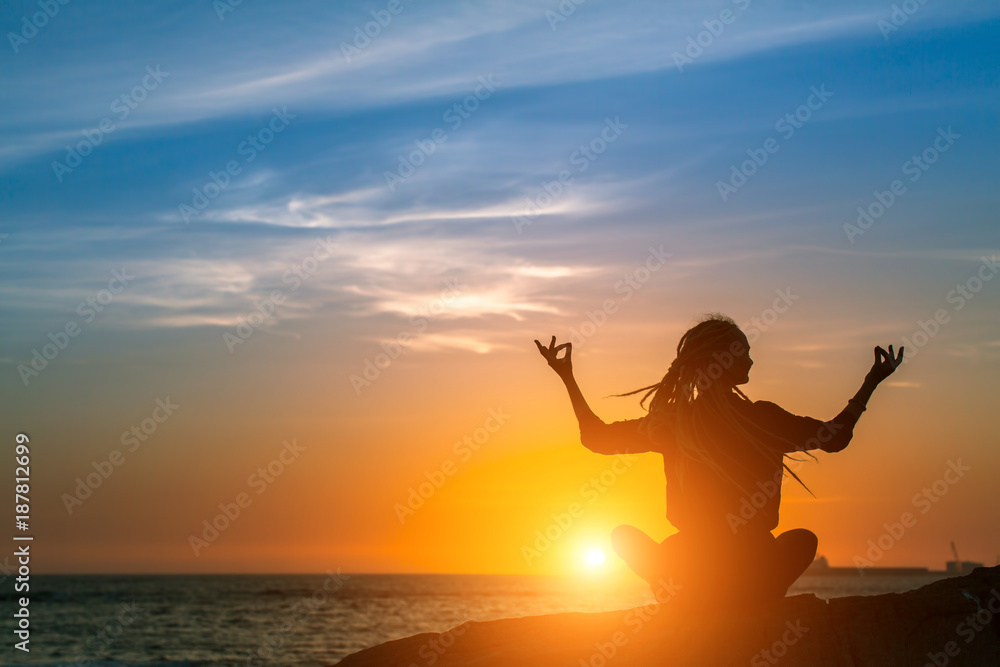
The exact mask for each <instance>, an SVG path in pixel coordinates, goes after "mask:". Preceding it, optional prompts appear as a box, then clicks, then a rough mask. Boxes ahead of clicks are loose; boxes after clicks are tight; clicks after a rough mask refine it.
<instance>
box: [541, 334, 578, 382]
mask: <svg viewBox="0 0 1000 667" xmlns="http://www.w3.org/2000/svg"><path fill="white" fill-rule="evenodd" d="M535 345H537V346H538V351H539V352H540V353H541V355H542V356H543V357H545V361H547V362H548V364H549V367H551V368H552V370H554V371H555V372H556V373H557V374H558V375H559V377H563V378H565V377H569V376H571V375H573V359H572V357H571V354H572V352H573V343H563V344H562V345H556V337H555V336H553V337H552V341H551V342H550V343H549V346H548V347H545V346H544V345H542V344H541V343H539V342H538V339H537V338H536V339H535ZM563 349H565V350H566V354H564V355H563V356H562V357H559V352H560V351H561V350H563Z"/></svg>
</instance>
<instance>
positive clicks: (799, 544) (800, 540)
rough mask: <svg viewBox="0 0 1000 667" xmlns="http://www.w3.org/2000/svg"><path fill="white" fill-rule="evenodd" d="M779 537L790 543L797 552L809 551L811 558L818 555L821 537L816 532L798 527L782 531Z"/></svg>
mask: <svg viewBox="0 0 1000 667" xmlns="http://www.w3.org/2000/svg"><path fill="white" fill-rule="evenodd" d="M779 539H780V540H781V541H782V542H785V543H786V544H788V545H789V546H790V547H791V548H792V549H793V550H794V551H795V552H796V553H801V554H806V553H808V554H809V557H810V559H812V558H814V557H815V556H816V549H817V548H818V547H819V538H817V537H816V534H815V533H814V532H812V531H811V530H806V529H805V528H796V529H795V530H790V531H788V532H787V533H782V534H781V536H780V538H779Z"/></svg>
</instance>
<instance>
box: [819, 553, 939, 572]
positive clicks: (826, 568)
mask: <svg viewBox="0 0 1000 667" xmlns="http://www.w3.org/2000/svg"><path fill="white" fill-rule="evenodd" d="M865 572H870V573H872V574H880V575H888V576H901V577H906V576H913V575H920V574H936V573H935V572H932V571H930V570H928V569H927V568H926V567H866V568H863V569H862V568H857V567H830V563H829V562H828V561H827V560H826V556H818V557H817V558H816V560H814V561H813V562H812V565H810V566H809V567H807V568H806V571H805V574H812V575H818V576H845V575H846V576H852V577H861V576H864V574H865Z"/></svg>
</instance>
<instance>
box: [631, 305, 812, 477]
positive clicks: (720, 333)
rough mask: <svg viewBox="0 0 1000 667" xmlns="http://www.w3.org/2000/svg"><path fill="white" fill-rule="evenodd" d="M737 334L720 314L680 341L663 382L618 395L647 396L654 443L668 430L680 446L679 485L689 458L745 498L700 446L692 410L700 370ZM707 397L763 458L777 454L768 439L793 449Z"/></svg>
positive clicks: (648, 422)
mask: <svg viewBox="0 0 1000 667" xmlns="http://www.w3.org/2000/svg"><path fill="white" fill-rule="evenodd" d="M734 330H735V331H739V326H737V324H736V322H734V321H733V320H732V319H731V318H729V317H726V316H725V315H722V314H719V313H713V314H711V315H709V316H708V317H706V318H705V319H703V320H702V321H701V322H699V323H698V324H696V325H695V326H694V327H692V328H691V329H689V330H688V331H687V332H685V333H684V335H683V336H681V339H680V341H679V342H678V343H677V355H676V357H675V358H674V361H673V362H672V363H671V364H670V368H669V369H668V370H667V373H666V375H664V376H663V379H662V380H660V382H658V383H656V384H652V385H649V386H646V387H642V388H640V389H636V390H634V391H630V392H627V393H624V394H616V396H632V395H634V394H638V393H639V392H645V393H644V394H643V396H642V398H641V399H640V401H639V404H640V405H641V406H642V407H644V408H645V407H646V405H645V404H646V401H647V400H649V407H648V408H646V409H647V413H648V414H647V415H646V417H645V418H644V419H643V422H642V426H641V428H642V429H643V430H645V431H646V432H647V434H648V435H649V436H650V437H651V438H652V439H653V440H659V439H661V436H662V435H664V433H663V431H664V430H666V431H667V433H666V435H668V436H670V437H669V440H670V441H672V442H673V443H675V444H676V446H677V448H678V450H679V453H680V454H681V456H678V457H677V476H678V480H680V481H681V483H683V469H684V465H685V462H686V461H687V460H688V459H693V460H698V461H700V462H702V463H703V464H705V465H707V466H708V467H709V468H711V469H712V470H714V471H715V472H716V473H717V474H719V475H720V476H721V477H723V478H725V479H727V480H728V481H729V482H731V483H733V484H734V485H735V486H737V487H738V488H739V489H740V490H741V491H742V492H743V493H747V489H744V488H743V487H742V485H740V484H739V483H737V482H736V481H735V480H734V479H733V478H732V477H731V476H730V475H729V474H728V473H727V472H726V471H725V470H724V469H723V468H722V467H721V466H719V464H718V463H717V462H716V461H715V460H714V459H713V458H712V456H711V455H710V454H709V453H708V451H707V450H706V449H705V448H704V447H703V446H702V444H701V443H703V442H705V438H704V436H703V434H702V433H700V431H701V429H700V428H699V425H698V423H697V422H696V420H695V419H694V411H693V410H692V409H691V408H692V406H693V404H694V401H695V399H696V398H697V397H698V396H699V395H700V393H702V392H701V391H700V390H699V387H698V380H699V379H700V378H699V371H700V372H701V373H704V372H705V366H706V365H707V364H708V363H709V362H710V361H712V357H711V354H712V353H713V352H718V350H719V348H720V343H723V342H725V341H726V340H728V339H729V338H730V337H731V335H732V334H733V332H734ZM734 389H735V391H736V394H737V395H738V396H739V397H740V398H741V399H742V400H744V401H747V402H750V399H749V398H748V397H747V396H746V394H744V393H743V392H742V391H740V390H739V389H737V388H735V387H734ZM706 398H710V399H711V403H710V406H709V407H710V408H711V409H712V410H713V411H714V412H715V413H716V414H718V415H719V416H720V417H722V418H723V419H724V420H725V421H726V422H727V423H728V424H730V425H731V426H733V427H734V428H735V429H736V431H737V432H738V433H739V434H740V435H742V436H743V437H744V438H745V440H746V441H747V442H749V443H750V444H751V446H752V447H753V448H754V449H755V450H756V451H757V452H758V453H759V454H761V455H762V456H765V455H768V454H770V453H771V452H773V449H772V448H770V447H768V446H767V443H766V442H765V438H767V439H771V440H772V441H773V439H775V438H777V439H780V440H784V441H785V442H786V443H788V444H791V445H792V446H793V448H794V446H795V443H791V442H789V441H788V440H786V439H785V438H782V437H781V436H779V435H777V434H771V433H768V432H766V431H764V430H763V429H762V428H760V427H759V426H757V425H756V424H754V423H753V422H752V421H751V420H750V419H749V418H748V417H747V416H746V415H744V414H742V413H741V412H740V411H738V410H736V409H735V408H734V407H733V406H732V405H731V404H730V403H729V402H728V401H726V400H720V398H721V397H719V396H718V395H715V394H712V393H709V394H707V395H706ZM810 456H811V455H810ZM813 458H815V457H813ZM794 460H798V459H794ZM782 467H783V468H784V470H786V471H788V473H789V474H790V475H791V476H792V477H793V478H794V479H795V481H796V482H798V483H799V484H801V485H802V487H803V488H804V489H806V491H809V493H810V494H812V491H811V490H810V489H809V487H807V486H806V485H805V483H804V482H803V481H802V480H801V479H799V477H798V475H796V474H795V472H794V471H793V470H792V469H791V468H790V467H789V466H788V464H787V463H785V462H784V460H782Z"/></svg>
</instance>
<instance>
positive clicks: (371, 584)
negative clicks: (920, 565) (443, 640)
mask: <svg viewBox="0 0 1000 667" xmlns="http://www.w3.org/2000/svg"><path fill="white" fill-rule="evenodd" d="M941 576H942V575H927V576H918V577H899V576H891V577H887V576H878V575H871V574H869V575H866V576H864V577H842V576H819V577H817V576H812V577H803V578H801V579H800V580H799V581H798V582H797V583H796V584H795V586H794V587H793V588H792V590H791V591H789V594H790V595H795V594H800V593H814V594H815V595H817V596H818V597H821V598H824V599H829V598H833V597H841V596H847V595H875V594H880V593H889V592H903V591H906V590H912V589H914V588H919V587H920V586H922V585H924V584H926V583H930V582H931V581H935V580H936V579H939V578H941ZM31 584H32V588H31V603H30V605H29V610H30V612H31V616H30V621H31V631H32V632H31V641H30V644H29V646H30V648H31V652H30V653H24V652H22V651H18V650H15V649H14V648H13V644H14V642H15V641H16V639H15V637H14V634H13V629H14V624H13V619H12V617H11V615H10V613H4V615H3V618H4V622H3V627H4V632H3V634H4V641H3V648H2V653H0V656H2V657H0V662H2V664H4V665H20V664H45V665H79V666H80V667H84V666H91V667H104V666H108V667H111V666H114V667H121V666H123V665H251V666H258V667H259V666H262V665H273V666H278V665H306V666H309V665H331V664H334V663H336V662H337V661H338V660H339V659H340V658H342V657H344V656H346V655H348V654H350V653H354V652H356V651H359V650H361V649H363V648H366V647H368V646H373V645H375V644H379V643H382V642H385V641H389V640H392V639H399V638H401V637H407V636H409V635H413V634H417V633H420V632H443V631H445V630H448V629H449V628H452V627H455V626H456V625H459V624H461V623H463V622H464V621H468V620H480V621H484V620H492V619H497V618H506V617H514V616H535V615H539V614H553V613H560V612H567V611H587V612H598V611H609V610H613V609H625V608H631V607H636V606H639V605H642V604H647V603H649V602H652V600H653V598H652V594H651V593H650V591H649V588H648V587H647V586H646V585H645V584H644V583H643V582H641V581H639V580H634V581H630V582H627V583H621V584H619V583H615V584H611V583H610V582H607V581H597V580H580V579H557V578H547V577H517V576H479V575H335V574H330V575H323V574H321V575H224V576H222V575H193V576H180V575H178V576H169V575H160V576H145V575H136V576H121V575H114V576H112V575H66V576H54V575H53V576H35V577H32V580H31ZM5 589H7V590H5V591H4V592H3V594H0V605H2V608H4V609H7V610H11V612H12V610H13V609H14V598H15V594H14V593H13V592H12V591H11V590H10V589H9V588H8V587H5Z"/></svg>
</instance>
